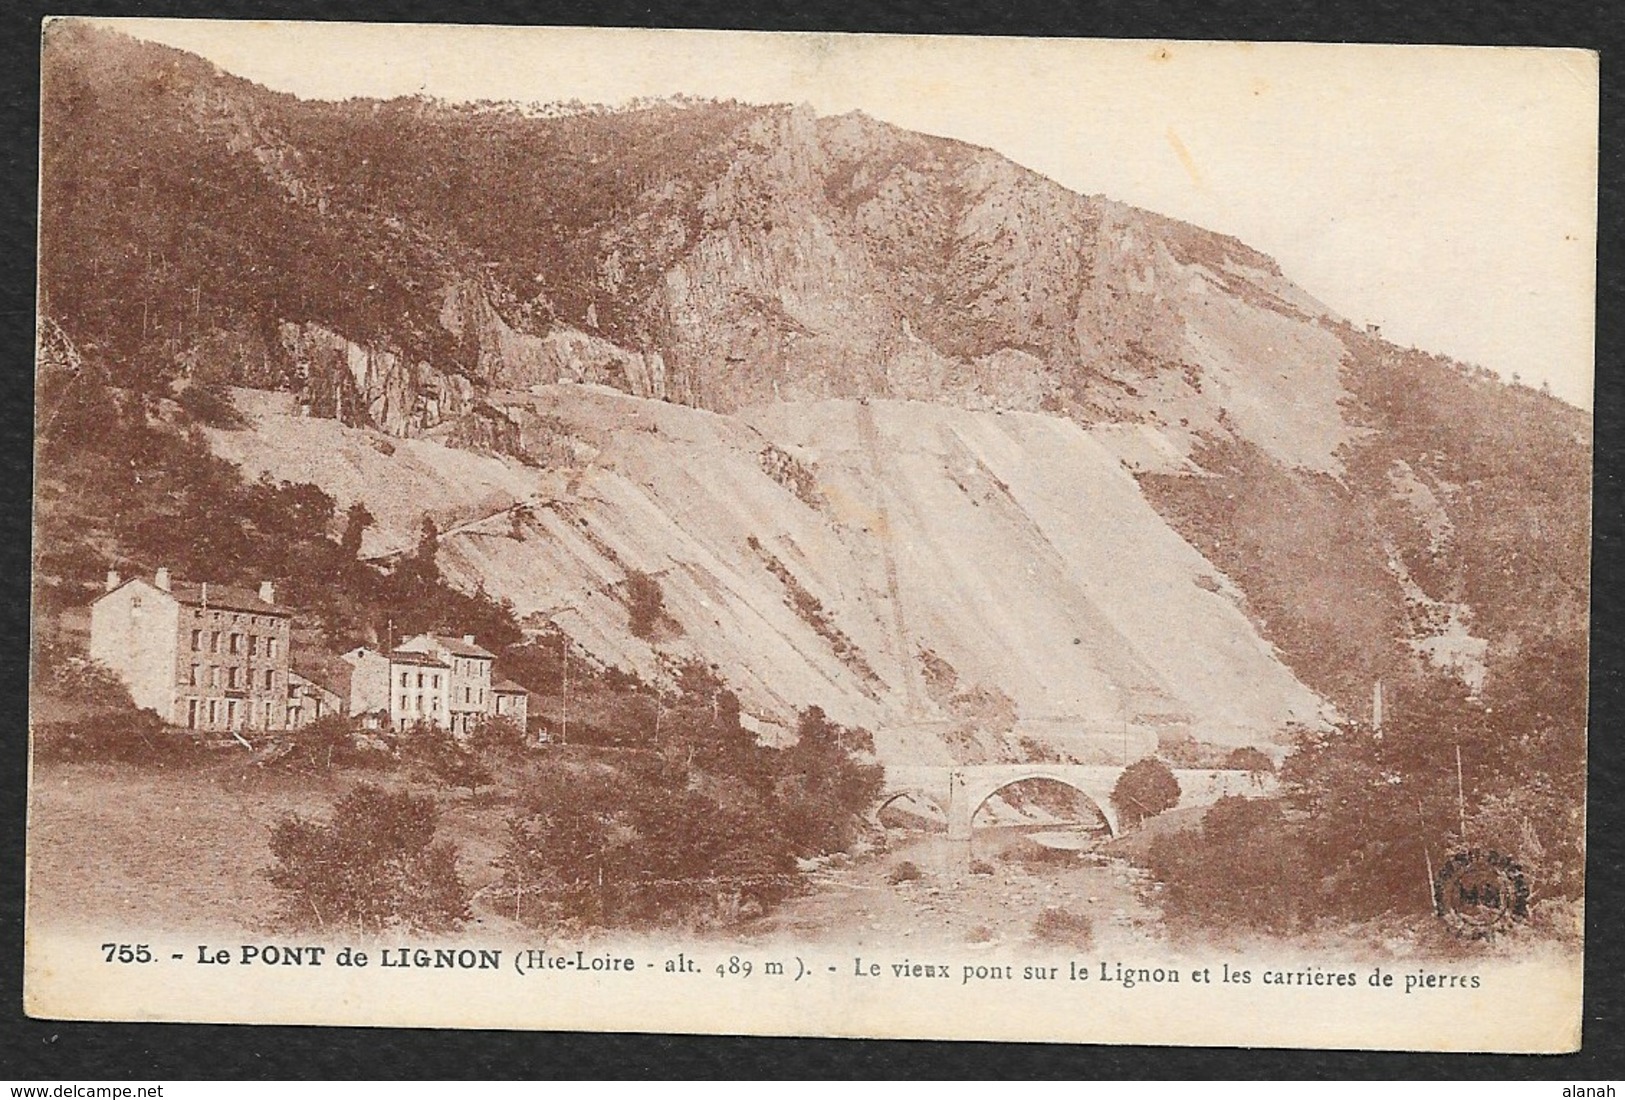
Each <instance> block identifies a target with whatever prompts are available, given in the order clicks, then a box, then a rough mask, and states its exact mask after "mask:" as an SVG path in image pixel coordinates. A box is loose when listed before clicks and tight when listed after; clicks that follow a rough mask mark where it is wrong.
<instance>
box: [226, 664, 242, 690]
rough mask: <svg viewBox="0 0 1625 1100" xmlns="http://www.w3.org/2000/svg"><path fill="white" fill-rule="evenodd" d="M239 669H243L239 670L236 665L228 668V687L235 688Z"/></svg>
mask: <svg viewBox="0 0 1625 1100" xmlns="http://www.w3.org/2000/svg"><path fill="white" fill-rule="evenodd" d="M239 671H241V670H239V669H238V668H237V667H236V666H235V665H233V666H232V667H231V668H228V669H226V686H227V687H228V688H234V687H236V686H237V674H238V672H239Z"/></svg>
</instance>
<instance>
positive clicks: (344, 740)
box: [268, 714, 381, 773]
mask: <svg viewBox="0 0 1625 1100" xmlns="http://www.w3.org/2000/svg"><path fill="white" fill-rule="evenodd" d="M359 736H361V731H360V730H359V729H358V728H357V727H356V725H355V722H354V720H353V719H350V718H346V717H344V716H343V715H339V714H329V715H325V716H323V717H321V718H318V719H316V721H314V722H311V723H308V724H307V725H303V726H298V727H296V728H294V729H290V730H284V731H282V732H280V733H279V734H277V736H276V742H275V747H274V748H273V754H274V755H272V756H271V757H270V759H269V761H268V762H270V763H274V764H278V765H281V766H283V767H288V768H292V769H294V770H295V771H302V772H312V773H321V772H328V771H332V770H333V769H334V768H335V767H346V766H353V765H356V764H372V763H376V762H377V758H378V756H379V755H381V754H380V753H377V752H366V751H364V750H362V749H361V748H360V747H359V746H358V745H357V738H358V737H359ZM278 750H280V751H278Z"/></svg>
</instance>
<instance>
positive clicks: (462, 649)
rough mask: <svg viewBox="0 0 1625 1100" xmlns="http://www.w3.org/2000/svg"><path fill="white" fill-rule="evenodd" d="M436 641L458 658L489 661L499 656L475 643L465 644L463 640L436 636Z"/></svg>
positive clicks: (442, 635) (440, 635) (441, 635)
mask: <svg viewBox="0 0 1625 1100" xmlns="http://www.w3.org/2000/svg"><path fill="white" fill-rule="evenodd" d="M434 640H435V641H437V642H439V643H440V647H441V648H442V649H444V650H445V651H446V652H447V653H452V654H455V655H456V656H458V657H483V658H485V659H486V660H487V661H494V660H496V659H497V655H496V654H495V653H492V652H491V651H490V650H489V649H482V648H481V647H479V646H477V645H475V644H474V643H473V642H465V641H463V640H462V639H461V638H448V637H446V636H445V635H444V634H436V635H434Z"/></svg>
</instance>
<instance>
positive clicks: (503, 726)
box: [467, 715, 530, 758]
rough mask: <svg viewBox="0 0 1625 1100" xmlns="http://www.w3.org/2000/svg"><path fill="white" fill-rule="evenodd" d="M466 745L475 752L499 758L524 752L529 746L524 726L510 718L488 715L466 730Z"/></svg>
mask: <svg viewBox="0 0 1625 1100" xmlns="http://www.w3.org/2000/svg"><path fill="white" fill-rule="evenodd" d="M467 745H468V747H469V749H470V750H472V751H473V752H474V753H476V754H479V755H482V756H495V757H499V758H501V757H508V756H514V755H516V754H518V753H522V752H524V751H525V749H527V748H528V747H529V746H530V739H529V737H528V735H527V734H526V733H525V730H524V728H523V727H522V726H520V725H519V723H518V722H515V721H513V720H512V719H511V718H500V717H497V716H496V715H488V716H486V717H484V718H481V719H480V720H479V721H478V722H475V723H474V725H473V727H472V728H471V729H470V730H469V731H468V739H467Z"/></svg>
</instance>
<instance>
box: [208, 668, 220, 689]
mask: <svg viewBox="0 0 1625 1100" xmlns="http://www.w3.org/2000/svg"><path fill="white" fill-rule="evenodd" d="M209 686H210V687H219V686H220V666H219V665H214V666H213V667H211V668H210V669H209Z"/></svg>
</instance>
